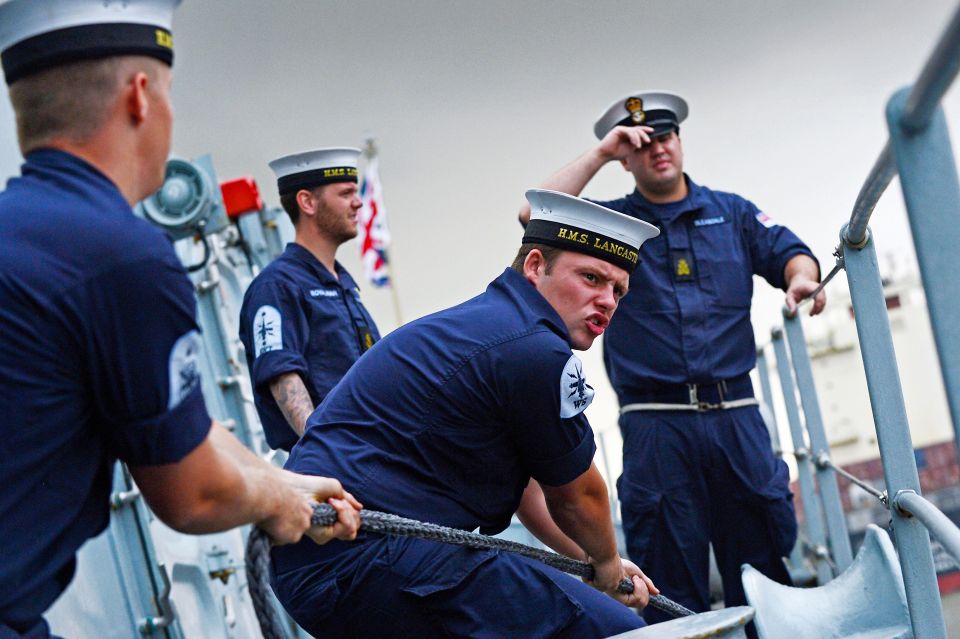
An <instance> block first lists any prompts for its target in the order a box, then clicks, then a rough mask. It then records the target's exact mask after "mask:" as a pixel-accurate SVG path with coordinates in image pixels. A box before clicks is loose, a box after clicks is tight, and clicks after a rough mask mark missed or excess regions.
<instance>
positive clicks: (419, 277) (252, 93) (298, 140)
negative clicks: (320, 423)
mask: <svg viewBox="0 0 960 639" xmlns="http://www.w3.org/2000/svg"><path fill="white" fill-rule="evenodd" d="M954 8H955V3H954V2H948V1H946V0H919V1H916V2H910V3H905V2H903V1H902V0H896V1H894V0H870V1H849V2H841V1H839V0H832V1H824V0H807V1H805V2H795V1H793V0H790V1H786V0H749V1H748V0H740V1H730V2H721V1H706V0H703V1H696V2H695V1H692V0H656V1H651V0H643V1H637V0H634V1H632V2H611V1H603V0H600V1H597V0H590V1H580V0H555V1H553V2H517V1H516V0H485V1H482V2H481V1H477V2H463V1H455V0H436V1H431V0H414V1H410V2H384V1H380V2H373V1H369V0H354V1H351V2H345V1H344V2H320V1H306V0H303V1H299V2H294V1H289V0H275V1H274V2H271V3H261V2H256V3H255V2H238V1H237V0H202V1H201V0H186V1H185V2H184V4H183V5H182V7H181V8H180V9H179V10H178V12H177V15H176V18H175V22H174V38H175V43H176V56H177V60H176V67H175V80H174V101H175V106H176V117H177V120H176V127H175V131H174V146H173V148H174V153H175V154H176V155H178V156H180V157H185V158H190V157H195V156H197V155H200V154H203V153H212V154H213V160H214V164H215V166H216V169H217V171H218V173H219V176H220V178H221V179H227V178H233V177H238V176H241V175H252V176H254V177H255V178H256V180H257V182H258V183H259V184H260V187H261V190H262V192H263V193H264V195H265V198H266V199H267V201H268V203H270V204H277V203H278V198H277V196H276V193H275V186H274V185H275V182H274V179H273V177H272V174H271V173H270V170H269V168H268V167H267V161H268V160H270V159H272V158H273V157H276V156H278V155H282V154H286V153H291V152H295V151H302V150H307V149H310V148H315V147H320V146H342V145H353V146H361V145H362V142H363V139H364V137H365V136H366V135H368V134H373V135H375V136H376V138H377V140H378V143H379V146H380V150H381V176H382V181H383V189H384V194H385V198H386V205H387V209H388V212H389V220H390V229H391V232H392V235H393V238H394V245H393V247H392V249H391V251H392V252H391V255H392V260H393V264H394V268H395V273H396V283H397V287H398V291H399V296H400V301H401V305H402V309H403V316H404V317H403V319H404V320H405V321H408V320H410V319H413V318H415V317H418V316H421V315H424V314H426V313H429V312H432V311H434V310H437V309H440V308H443V307H445V306H449V305H452V304H455V303H457V302H460V301H462V300H464V299H466V298H468V297H471V296H473V295H474V294H476V293H478V292H480V291H481V290H482V289H483V288H484V287H485V285H486V284H487V283H488V282H489V281H490V280H491V279H493V278H494V277H496V276H497V275H498V274H499V273H500V272H501V271H502V269H503V268H504V267H505V266H506V265H507V264H508V263H509V261H510V259H511V258H512V256H513V254H514V252H515V251H516V248H517V246H518V244H519V239H520V235H521V230H520V226H519V225H518V224H517V222H516V212H517V209H518V208H519V206H520V204H521V203H522V201H523V192H524V190H525V189H527V188H529V187H533V186H536V185H537V184H538V182H539V181H540V180H542V179H543V178H544V177H546V176H547V175H548V174H549V173H551V172H552V171H554V170H555V169H557V168H559V167H560V166H561V165H563V164H565V163H567V162H568V161H570V160H572V159H573V158H574V157H575V156H577V155H579V154H580V153H582V152H583V151H585V150H587V149H588V148H589V147H590V146H591V145H592V144H594V142H595V140H594V138H593V136H592V126H593V122H594V120H595V119H596V117H597V116H598V115H599V114H600V112H601V111H602V110H603V109H604V108H605V107H606V106H607V105H608V104H609V103H610V102H612V101H613V100H614V99H618V98H620V97H623V96H625V95H626V94H627V93H630V92H633V91H636V90H639V89H666V90H672V91H675V92H677V93H679V94H681V95H682V96H684V97H685V98H686V99H687V101H688V102H689V104H690V117H689V119H688V120H687V122H685V123H684V124H683V127H682V140H683V144H684V150H685V156H686V169H687V172H688V173H689V174H690V176H691V177H692V178H693V179H694V180H695V181H697V182H699V183H701V184H705V185H707V186H710V187H713V188H716V189H720V190H727V191H734V192H737V193H740V194H741V195H744V196H745V197H747V198H749V199H751V200H753V201H754V202H755V203H756V204H757V205H758V206H760V207H761V208H762V209H763V210H764V211H765V212H766V213H767V214H769V215H770V216H771V217H773V218H774V219H775V220H777V221H778V222H781V223H784V224H787V225H788V226H790V227H791V228H793V229H794V230H795V231H796V232H797V233H798V234H799V235H800V236H801V237H802V238H804V239H805V240H806V241H807V242H808V243H809V244H810V246H811V247H812V248H813V250H814V252H815V253H816V254H817V255H818V256H819V257H820V259H821V261H822V262H823V263H824V264H825V266H827V267H830V266H832V263H833V258H832V257H831V252H832V250H833V248H834V246H835V244H836V242H837V237H838V232H839V229H840V226H841V224H842V223H843V222H844V221H845V220H846V219H847V218H848V217H849V213H850V210H851V207H852V205H853V202H854V199H855V197H856V194H857V192H858V191H859V189H860V186H861V184H862V182H863V180H864V178H865V177H866V175H867V172H868V171H869V169H870V167H871V166H872V165H873V162H874V160H875V159H876V156H877V154H878V152H879V151H880V149H881V148H882V146H883V144H884V141H885V140H886V136H887V134H886V125H885V122H884V118H883V110H884V105H885V103H886V101H887V99H888V98H889V96H890V95H891V94H892V93H893V92H894V91H895V90H896V89H898V88H900V87H902V86H904V85H906V84H908V83H910V82H912V81H913V80H914V79H915V78H916V76H917V74H918V72H919V70H920V68H921V65H922V63H923V61H924V60H925V59H926V58H927V56H928V55H929V53H930V51H931V49H932V47H933V44H934V42H935V41H936V39H937V38H938V37H939V35H940V33H941V32H942V30H943V28H944V27H945V25H946V23H947V20H948V18H949V16H950V15H951V14H952V12H953V10H954ZM944 108H945V109H946V112H947V119H948V122H949V124H950V125H951V126H953V128H954V129H956V128H957V124H958V119H960V118H958V116H960V101H958V98H957V95H956V91H951V92H950V93H949V94H948V96H947V99H946V102H945V104H944ZM955 147H956V145H955ZM19 161H20V158H19V154H18V153H17V151H16V141H15V135H14V131H13V117H12V115H11V112H10V108H9V104H8V102H7V101H6V100H4V101H2V103H0V176H8V175H11V174H13V173H16V172H17V166H18V164H19ZM632 188H633V186H632V183H631V181H630V180H629V179H628V175H627V174H626V173H624V172H623V171H622V169H620V167H619V165H611V166H608V167H606V168H605V169H603V170H602V171H601V173H600V174H599V175H598V177H597V178H596V179H595V180H594V181H593V183H591V184H590V185H589V187H588V188H587V190H586V191H585V194H586V195H588V196H591V197H595V198H614V197H619V196H622V195H623V194H625V193H627V192H628V191H630V190H632ZM873 228H874V233H875V237H876V241H877V246H878V251H879V252H880V253H881V254H882V255H886V254H892V255H896V256H899V259H901V260H906V261H910V260H911V259H912V257H911V256H912V249H911V240H910V236H909V229H908V226H907V223H906V219H905V214H904V212H903V206H902V199H901V196H900V192H899V188H898V186H897V183H896V181H895V182H894V185H893V186H892V187H891V189H890V190H889V191H888V193H887V194H886V196H885V197H884V199H883V200H882V201H881V204H880V205H879V207H878V209H877V212H876V214H875V217H874V221H873ZM356 251H357V249H356V246H355V243H350V244H348V245H346V246H344V247H343V248H342V249H341V254H340V258H341V261H343V262H344V264H345V265H346V266H347V268H348V269H350V270H351V271H353V273H354V275H355V277H356V278H357V279H358V281H359V280H360V277H361V273H360V272H359V271H360V269H359V261H358V259H357V256H356ZM757 284H758V287H757V288H758V290H761V289H762V292H758V295H757V297H756V299H755V325H756V328H757V331H758V333H760V334H761V335H768V334H769V328H770V326H771V325H772V324H773V323H774V322H776V321H777V317H778V312H779V306H780V303H781V296H780V294H779V293H778V292H775V291H770V290H769V287H768V286H766V285H765V284H763V283H762V282H760V281H759V280H758V282H757ZM361 287H362V288H363V297H364V299H365V301H366V303H367V305H368V307H369V308H370V310H371V312H372V313H373V315H374V317H375V318H376V320H377V321H378V322H379V323H380V325H381V326H382V327H383V329H384V330H385V331H386V330H390V329H392V328H393V327H394V326H395V325H396V321H395V319H394V313H393V309H392V305H391V301H390V295H389V293H388V292H387V291H385V290H376V289H373V288H372V287H370V286H369V285H367V286H364V285H363V284H361ZM584 360H585V362H586V372H587V373H588V375H589V376H590V378H591V383H592V384H593V385H594V386H595V387H597V388H598V390H599V393H598V401H596V402H595V404H594V407H592V408H591V411H590V413H589V414H590V415H591V419H592V420H593V422H594V425H595V427H597V428H598V429H606V428H610V427H614V426H615V414H616V408H615V402H614V401H611V395H610V391H609V387H608V386H606V384H605V380H603V378H604V375H603V372H602V364H601V360H600V349H599V347H595V348H594V349H593V350H592V351H591V352H590V353H588V354H587V355H586V356H585V357H584Z"/></svg>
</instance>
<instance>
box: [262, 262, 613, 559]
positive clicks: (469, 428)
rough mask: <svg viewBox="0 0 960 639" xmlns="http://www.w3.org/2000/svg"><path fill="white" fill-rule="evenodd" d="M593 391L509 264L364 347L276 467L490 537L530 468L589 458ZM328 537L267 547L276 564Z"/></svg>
mask: <svg viewBox="0 0 960 639" xmlns="http://www.w3.org/2000/svg"><path fill="white" fill-rule="evenodd" d="M592 397H593V390H592V388H591V387H590V386H589V384H587V383H586V379H585V377H584V374H583V369H582V366H581V364H580V361H579V359H578V358H577V357H576V356H575V355H573V353H572V352H571V350H570V343H569V337H568V335H567V331H566V327H565V326H564V324H563V321H562V320H561V319H560V317H559V316H558V315H557V313H556V311H554V310H553V307H551V306H550V304H549V303H548V302H547V301H546V300H545V299H544V298H543V296H542V295H540V293H539V292H537V290H536V289H535V288H534V287H533V286H532V285H531V284H530V283H529V282H528V281H527V280H526V279H524V278H523V276H522V275H520V274H519V273H517V272H515V271H513V270H511V269H508V270H507V271H506V272H504V273H503V274H502V275H501V276H500V277H499V278H497V279H496V280H494V281H493V282H492V283H491V284H490V286H489V287H488V288H487V290H486V292H484V293H483V294H481V295H479V296H477V297H475V298H473V299H471V300H468V301H467V302H464V303H463V304H460V305H459V306H455V307H453V308H450V309H447V310H444V311H440V312H439V313H435V314H433V315H428V316H427V317H424V318H421V319H419V320H417V321H414V322H411V323H409V324H407V325H405V326H403V327H401V328H399V329H397V330H396V331H394V332H393V333H391V334H390V335H388V336H387V337H385V338H384V339H383V340H382V341H381V342H379V343H378V344H376V345H375V346H374V347H373V348H372V349H371V350H370V351H369V352H368V353H367V354H366V355H364V356H363V358H361V359H360V360H359V361H358V362H357V363H356V364H355V365H354V366H353V368H351V369H350V371H349V372H348V373H347V374H346V376H344V378H343V380H342V381H341V382H340V383H339V384H338V385H337V386H336V387H335V388H334V389H333V390H332V391H331V392H330V395H329V396H328V397H327V399H326V401H325V402H324V403H323V404H322V405H321V406H320V407H319V408H318V409H317V410H316V411H315V412H314V413H313V415H311V416H310V419H309V420H308V422H307V431H306V433H304V436H303V438H302V439H301V441H300V443H298V444H297V445H296V446H295V447H294V449H293V451H292V453H291V455H290V459H289V460H288V461H287V465H286V467H287V468H288V469H290V470H293V471H296V472H299V473H305V474H310V475H327V476H329V477H336V478H337V479H339V480H340V481H341V482H342V483H343V486H344V488H345V489H346V490H348V491H350V492H352V493H353V494H354V495H355V496H356V497H357V498H358V499H359V500H360V501H361V502H363V504H364V506H365V507H366V508H370V509H373V510H382V511H386V512H390V513H394V514H398V515H402V516H404V517H411V518H414V519H419V520H421V521H430V522H434V523H437V524H440V525H444V526H451V527H454V528H460V529H463V530H474V529H475V528H478V527H479V528H480V530H481V531H482V532H484V533H496V532H499V531H501V530H503V529H504V528H506V526H507V525H509V523H510V518H511V516H512V515H513V513H514V512H515V511H516V509H517V506H518V505H519V502H520V496H521V494H522V493H523V489H524V488H525V487H526V485H527V482H528V480H529V478H530V477H533V478H534V479H537V480H538V481H540V482H541V483H543V484H546V485H549V486H558V485H562V484H566V483H569V482H571V481H573V480H574V479H576V478H577V477H579V476H580V475H581V474H582V473H584V472H585V471H586V470H587V469H588V468H589V467H590V464H591V462H592V460H593V455H594V452H595V450H596V446H595V444H594V441H593V431H592V430H591V428H590V424H589V423H588V422H587V418H586V416H585V415H584V414H583V410H584V409H585V408H586V407H587V405H589V403H590V401H591V400H592ZM328 546H333V548H330V549H329V550H327V551H325V550H323V549H327V548H328ZM328 546H317V545H316V544H313V543H309V544H302V543H301V544H298V545H296V546H283V547H278V548H276V549H274V553H273V554H274V558H275V560H276V561H277V562H278V565H277V569H278V570H279V571H283V570H286V569H289V568H290V567H291V566H292V565H297V564H298V562H299V563H304V562H306V561H308V559H309V557H311V556H313V554H314V553H316V552H320V553H323V554H325V553H326V552H335V550H334V548H335V547H336V545H335V544H328Z"/></svg>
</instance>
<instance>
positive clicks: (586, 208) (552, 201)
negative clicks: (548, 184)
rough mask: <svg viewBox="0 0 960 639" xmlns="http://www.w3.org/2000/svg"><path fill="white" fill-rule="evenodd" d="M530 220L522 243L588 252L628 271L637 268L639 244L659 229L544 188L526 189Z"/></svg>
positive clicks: (633, 218)
mask: <svg viewBox="0 0 960 639" xmlns="http://www.w3.org/2000/svg"><path fill="white" fill-rule="evenodd" d="M527 201H528V202H530V222H529V223H528V224H527V228H526V230H525V231H524V233H523V243H524V244H527V243H536V244H546V245H547V246H554V247H557V248H561V249H564V250H567V251H576V252H578V253H586V254H587V255H591V256H593V257H597V258H600V259H601V260H604V261H607V262H610V263H611V264H614V265H615V266H619V267H620V268H622V269H624V270H625V271H627V272H628V273H630V272H632V271H633V269H635V268H636V267H637V263H638V261H639V259H638V258H639V251H640V245H641V244H643V243H644V242H645V241H647V240H649V239H651V238H654V237H657V236H658V235H660V229H658V228H657V227H655V226H653V225H652V224H647V223H646V222H644V221H642V220H638V219H637V218H635V217H630V216H629V215H624V214H623V213H617V212H616V211H611V210H610V209H608V208H606V207H605V206H600V205H599V204H595V203H594V202H589V201H587V200H584V199H581V198H578V197H574V196H573V195H567V194H566V193H559V192H557V191H546V190H543V189H530V190H529V191H527Z"/></svg>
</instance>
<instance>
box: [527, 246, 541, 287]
mask: <svg viewBox="0 0 960 639" xmlns="http://www.w3.org/2000/svg"><path fill="white" fill-rule="evenodd" d="M546 270H547V258H545V257H544V256H543V253H542V252H541V251H540V249H533V250H531V251H530V252H529V253H527V257H526V258H524V260H523V276H524V277H525V278H527V281H528V282H530V283H531V284H533V285H534V286H536V285H537V283H538V282H539V281H540V278H541V277H543V274H544V272H545V271H546Z"/></svg>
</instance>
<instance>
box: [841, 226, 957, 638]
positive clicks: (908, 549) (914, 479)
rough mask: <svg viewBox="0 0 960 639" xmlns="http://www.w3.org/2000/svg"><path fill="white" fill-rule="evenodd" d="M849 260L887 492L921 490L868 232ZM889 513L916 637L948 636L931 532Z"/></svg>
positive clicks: (849, 250)
mask: <svg viewBox="0 0 960 639" xmlns="http://www.w3.org/2000/svg"><path fill="white" fill-rule="evenodd" d="M845 230H846V227H844V229H843V230H841V238H843V237H844V231H845ZM844 261H845V263H846V269H847V280H848V282H849V284H850V297H851V299H852V301H853V308H854V315H855V317H854V318H855V320H856V325H857V334H858V335H859V337H860V351H861V355H862V357H863V367H864V371H865V372H866V377H867V389H868V391H869V393H870V406H871V409H872V410H873V418H874V422H875V423H876V428H877V442H878V443H879V445H880V459H881V461H882V462H883V474H884V478H885V480H886V484H887V491H888V492H889V493H890V494H892V495H895V494H897V492H899V491H901V490H913V491H914V492H917V493H919V492H920V479H919V477H918V475H917V463H916V459H915V458H914V455H913V442H912V441H911V439H910V429H909V426H908V424H907V412H906V407H905V406H904V403H903V390H902V389H901V386H900V377H899V375H898V373H897V360H896V355H895V354H894V350H893V336H892V334H891V332H890V324H889V322H888V320H887V306H886V301H885V299H884V294H883V284H882V282H881V281H880V268H879V265H878V264H877V253H876V250H875V249H874V246H873V240H872V239H871V238H870V237H869V233H868V235H867V242H866V244H865V245H864V247H863V248H861V249H856V248H853V247H850V246H847V247H845V248H844ZM890 512H891V514H892V517H893V529H894V532H895V533H896V537H897V548H898V550H899V553H900V567H901V569H902V571H903V580H904V585H905V587H906V593H907V604H908V606H909V608H910V619H911V623H912V625H913V636H914V637H918V638H923V639H927V638H931V639H932V638H934V637H936V638H943V639H946V636H947V633H946V627H945V625H944V621H943V610H942V608H941V605H940V593H939V590H938V589H937V576H936V571H935V569H934V565H933V555H932V554H931V551H930V535H929V534H928V532H927V529H926V528H924V526H923V524H922V523H921V522H919V521H918V520H917V519H914V518H909V517H906V516H904V515H903V514H901V513H900V512H898V511H897V510H896V509H891V511H890Z"/></svg>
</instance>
